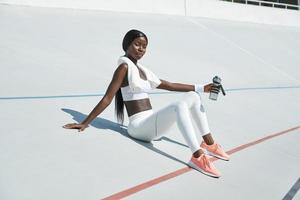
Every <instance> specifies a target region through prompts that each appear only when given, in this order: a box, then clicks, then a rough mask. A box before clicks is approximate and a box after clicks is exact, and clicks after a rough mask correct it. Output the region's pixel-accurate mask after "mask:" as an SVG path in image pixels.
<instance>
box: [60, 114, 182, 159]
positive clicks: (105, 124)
mask: <svg viewBox="0 0 300 200" xmlns="http://www.w3.org/2000/svg"><path fill="white" fill-rule="evenodd" d="M61 110H62V111H64V112H66V113H68V114H70V115H71V116H72V117H73V119H74V120H75V121H76V122H77V123H80V122H82V121H83V120H84V119H85V118H86V117H87V115H85V114H83V113H80V112H78V111H76V110H71V109H67V108H62V109H61ZM90 126H93V127H95V128H98V129H109V130H113V131H115V132H117V133H119V134H121V135H122V136H124V137H127V138H129V139H131V140H132V141H134V142H135V143H137V144H139V145H142V146H144V147H145V148H147V149H149V150H151V151H154V152H155V153H158V154H161V155H163V156H165V157H167V158H169V159H172V160H174V161H177V162H180V163H182V164H184V165H187V164H186V163H185V162H184V161H182V160H179V159H177V158H175V157H174V156H172V155H170V154H168V153H166V152H163V151H161V150H159V149H157V148H156V147H154V146H153V144H152V143H151V142H145V141H141V140H137V139H135V138H132V137H130V135H129V134H128V132H127V126H124V125H121V124H118V123H116V122H113V121H110V120H107V119H104V118H101V117H97V118H95V119H94V120H93V121H92V122H91V123H90ZM158 140H159V141H162V140H164V141H167V142H172V143H175V144H178V145H180V146H184V147H188V146H187V145H185V144H182V143H180V142H177V141H174V140H172V139H170V138H168V137H165V136H163V137H161V138H160V139H158Z"/></svg>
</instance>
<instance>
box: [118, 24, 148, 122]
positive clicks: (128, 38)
mask: <svg viewBox="0 0 300 200" xmlns="http://www.w3.org/2000/svg"><path fill="white" fill-rule="evenodd" d="M138 37H144V38H146V40H147V42H148V38H147V36H146V34H145V33H143V32H142V31H139V30H135V29H132V30H130V31H128V32H127V33H126V34H125V36H124V38H123V42H122V48H123V50H124V51H125V55H126V52H127V49H128V47H129V46H130V44H131V43H132V41H133V40H134V39H135V38H138ZM115 114H116V116H117V120H118V122H119V123H121V124H123V122H124V101H123V97H122V93H121V88H119V90H118V92H117V93H116V95H115Z"/></svg>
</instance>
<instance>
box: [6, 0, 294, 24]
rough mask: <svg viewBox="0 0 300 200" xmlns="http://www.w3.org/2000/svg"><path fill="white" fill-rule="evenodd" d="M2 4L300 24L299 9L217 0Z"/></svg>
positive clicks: (21, 0)
mask: <svg viewBox="0 0 300 200" xmlns="http://www.w3.org/2000/svg"><path fill="white" fill-rule="evenodd" d="M0 3H2V4H12V5H28V6H40V7H60V8H75V9H96V10H108V11H117V12H139V13H152V14H170V15H186V16H195V17H208V18H216V19H226V20H235V21H243V22H254V23H264V24H277V25H288V26H300V11H297V10H286V9H279V8H270V7H262V6H254V5H245V4H238V3H231V2H224V1H219V0H51V1H49V0H0Z"/></svg>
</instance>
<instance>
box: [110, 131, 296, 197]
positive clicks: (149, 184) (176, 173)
mask: <svg viewBox="0 0 300 200" xmlns="http://www.w3.org/2000/svg"><path fill="white" fill-rule="evenodd" d="M299 128H300V126H296V127H293V128H290V129H287V130H284V131H281V132H278V133H274V134H270V135H268V136H266V137H263V138H260V139H258V140H255V141H252V142H249V143H246V144H243V145H240V146H238V147H236V148H233V149H231V150H229V151H227V153H228V154H229V155H230V154H233V153H236V152H238V151H241V150H243V149H246V148H249V147H251V146H254V145H257V144H259V143H262V142H264V141H266V140H269V139H272V138H274V137H277V136H280V135H284V134H287V133H289V132H291V131H294V130H297V129H299ZM215 160H217V159H216V158H211V161H215ZM191 170H192V169H191V168H190V167H184V168H182V169H179V170H176V171H174V172H171V173H169V174H166V175H164V176H161V177H158V178H155V179H152V180H150V181H147V182H145V183H142V184H140V185H137V186H134V187H132V188H129V189H127V190H124V191H121V192H118V193H116V194H113V195H111V196H109V197H106V198H104V200H115V199H121V198H125V197H127V196H130V195H132V194H134V193H137V192H139V191H141V190H145V189H147V188H149V187H152V186H154V185H157V184H159V183H161V182H164V181H167V180H169V179H171V178H175V177H177V176H179V175H181V174H185V173H186V172H189V171H191Z"/></svg>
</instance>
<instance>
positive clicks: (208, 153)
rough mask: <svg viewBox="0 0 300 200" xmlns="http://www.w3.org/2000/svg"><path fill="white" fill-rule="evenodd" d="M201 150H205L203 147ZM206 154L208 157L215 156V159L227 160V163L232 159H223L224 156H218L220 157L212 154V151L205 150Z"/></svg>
mask: <svg viewBox="0 0 300 200" xmlns="http://www.w3.org/2000/svg"><path fill="white" fill-rule="evenodd" d="M201 148H203V147H201ZM205 151H206V152H205V153H206V154H207V155H209V156H213V157H216V158H219V159H221V160H225V161H229V160H230V159H226V158H224V157H222V156H218V155H216V154H214V153H212V152H210V151H207V150H206V149H205Z"/></svg>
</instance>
